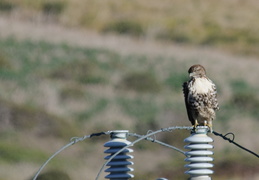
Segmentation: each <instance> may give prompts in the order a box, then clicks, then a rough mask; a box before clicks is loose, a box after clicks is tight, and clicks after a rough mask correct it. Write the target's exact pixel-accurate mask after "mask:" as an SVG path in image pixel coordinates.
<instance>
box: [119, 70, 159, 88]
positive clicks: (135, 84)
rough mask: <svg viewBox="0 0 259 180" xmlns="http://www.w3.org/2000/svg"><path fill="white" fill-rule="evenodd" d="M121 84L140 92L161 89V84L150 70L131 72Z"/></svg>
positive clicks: (123, 86)
mask: <svg viewBox="0 0 259 180" xmlns="http://www.w3.org/2000/svg"><path fill="white" fill-rule="evenodd" d="M119 86H120V87H122V88H123V89H130V90H135V91H138V92H158V91H159V90H160V89H161V84H160V83H159V82H158V80H157V79H156V78H155V76H154V75H153V74H151V73H150V72H135V73H129V74H127V75H126V76H125V77H124V78H123V79H122V81H121V82H120V85H119Z"/></svg>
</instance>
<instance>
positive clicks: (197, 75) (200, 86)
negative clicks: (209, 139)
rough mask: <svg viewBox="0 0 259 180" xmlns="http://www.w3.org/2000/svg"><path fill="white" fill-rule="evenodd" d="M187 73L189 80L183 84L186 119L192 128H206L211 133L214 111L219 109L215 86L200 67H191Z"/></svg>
mask: <svg viewBox="0 0 259 180" xmlns="http://www.w3.org/2000/svg"><path fill="white" fill-rule="evenodd" d="M188 73H189V76H190V78H191V79H190V80H189V81H187V82H185V83H184V84H183V93H184V99H185V105H186V109H187V113H188V118H189V120H190V121H191V123H192V125H193V126H194V128H196V126H198V125H200V126H208V127H209V129H210V131H211V132H212V121H213V120H214V119H215V117H216V114H215V110H218V109H219V105H218V101H217V91H216V86H215V84H214V83H213V82H212V81H211V80H210V79H209V78H208V77H207V76H206V70H205V68H204V67H203V66H201V65H198V64H197V65H193V66H191V67H190V69H189V70H188Z"/></svg>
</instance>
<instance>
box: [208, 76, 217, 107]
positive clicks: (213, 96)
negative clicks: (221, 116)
mask: <svg viewBox="0 0 259 180" xmlns="http://www.w3.org/2000/svg"><path fill="white" fill-rule="evenodd" d="M210 82H211V83H212V89H213V91H212V92H211V94H210V95H211V98H210V99H211V106H212V108H213V109H214V110H219V104H218V100H217V89H216V85H215V84H214V83H213V82H212V81H211V80H210Z"/></svg>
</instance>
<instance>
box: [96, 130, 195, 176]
mask: <svg viewBox="0 0 259 180" xmlns="http://www.w3.org/2000/svg"><path fill="white" fill-rule="evenodd" d="M176 129H186V130H191V129H193V127H190V126H173V127H168V128H162V129H159V130H157V131H154V132H151V133H148V134H147V135H143V136H142V137H140V138H138V139H137V140H135V141H133V142H131V143H130V144H129V145H127V146H125V147H123V148H122V149H120V150H119V151H117V152H116V153H114V154H113V155H112V156H111V157H110V158H109V159H108V160H107V161H106V162H105V163H104V164H103V165H102V167H101V169H100V170H99V172H98V174H97V176H96V178H95V180H98V179H99V177H100V175H101V173H102V171H103V169H104V167H105V166H107V164H108V163H109V162H110V161H111V160H112V159H113V158H114V157H115V156H117V155H118V154H120V153H121V152H122V151H124V150H125V149H127V148H128V147H130V146H133V145H134V144H136V143H137V142H139V141H142V140H144V139H146V138H148V137H150V136H153V135H155V134H157V133H160V132H165V131H168V132H171V131H173V130H176Z"/></svg>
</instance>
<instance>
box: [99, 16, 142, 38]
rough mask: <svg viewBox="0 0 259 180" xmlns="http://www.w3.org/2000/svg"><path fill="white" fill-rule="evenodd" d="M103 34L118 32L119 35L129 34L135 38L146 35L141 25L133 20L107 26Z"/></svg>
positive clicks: (120, 21)
mask: <svg viewBox="0 0 259 180" xmlns="http://www.w3.org/2000/svg"><path fill="white" fill-rule="evenodd" d="M102 31H103V32H116V33H119V34H128V35H133V36H141V35H143V33H144V30H143V27H142V26H141V24H139V23H138V22H135V21H131V20H119V21H115V22H111V23H109V24H108V25H106V26H105V27H104V28H103V30H102Z"/></svg>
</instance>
